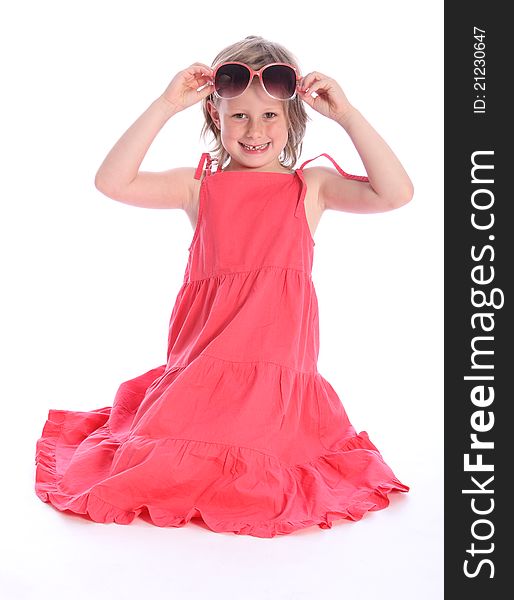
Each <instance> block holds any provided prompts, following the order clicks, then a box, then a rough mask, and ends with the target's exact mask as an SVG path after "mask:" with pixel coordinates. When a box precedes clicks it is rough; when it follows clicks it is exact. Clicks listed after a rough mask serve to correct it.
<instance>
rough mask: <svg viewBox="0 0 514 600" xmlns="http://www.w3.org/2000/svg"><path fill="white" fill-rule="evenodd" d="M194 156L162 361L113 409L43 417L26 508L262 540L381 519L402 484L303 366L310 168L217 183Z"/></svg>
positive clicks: (312, 354) (311, 324)
mask: <svg viewBox="0 0 514 600" xmlns="http://www.w3.org/2000/svg"><path fill="white" fill-rule="evenodd" d="M320 156H327V157H328V158H329V159H330V160H331V161H332V162H333V163H334V165H335V166H336V168H337V170H338V171H339V172H340V173H341V174H342V175H343V176H345V177H349V178H353V179H360V180H363V181H367V178H366V177H361V176H355V175H348V174H347V173H345V172H344V171H343V170H342V169H341V168H340V167H339V166H338V165H337V164H336V163H335V161H334V160H333V159H332V158H331V157H330V156H328V155H327V154H323V155H320ZM316 158H318V157H316ZM310 160H314V159H310ZM206 161H207V167H206V169H205V177H204V179H203V180H202V182H201V188H200V199H199V211H198V222H197V225H196V229H195V232H194V234H193V237H192V241H191V245H190V247H189V249H188V250H189V257H188V261H187V265H186V269H185V275H184V281H183V284H182V286H181V288H180V290H179V292H178V295H177V298H176V301H175V304H174V307H173V310H172V313H171V318H170V323H169V338H168V351H167V362H166V364H165V365H161V366H159V367H156V368H155V369H152V370H150V371H148V372H146V373H144V374H142V375H139V376H138V377H135V378H134V379H130V380H128V381H125V382H123V383H121V384H120V386H119V389H118V391H117V393H116V396H115V398H114V401H113V406H112V407H110V406H107V407H105V408H98V409H96V410H91V411H80V412H79V411H70V410H55V409H51V410H50V411H49V413H48V419H47V421H46V423H45V425H44V428H43V432H42V436H41V438H40V439H39V440H38V441H37V447H36V477H35V480H36V483H35V490H36V493H37V495H38V497H39V498H40V499H41V500H42V501H43V502H49V503H51V504H52V505H53V506H54V507H55V508H57V509H58V510H60V511H65V510H69V511H72V512H73V513H77V514H80V515H84V516H85V517H86V518H89V519H91V520H93V521H97V522H101V523H110V522H116V523H121V524H129V523H131V522H132V521H133V520H134V518H135V517H137V516H139V515H141V513H143V514H142V515H141V517H142V518H144V519H145V520H149V522H150V523H153V524H154V525H158V526H161V527H182V526H183V525H186V524H187V523H188V522H189V521H190V520H191V519H192V518H193V517H198V518H201V519H202V520H203V522H204V523H205V524H206V525H207V527H208V528H210V529H211V530H213V531H216V532H234V533H237V534H248V535H252V536H257V537H263V538H268V537H274V536H276V535H277V534H288V533H291V532H293V531H295V530H298V529H301V528H305V527H309V526H312V525H318V526H319V527H321V528H324V529H326V528H330V527H332V523H333V521H336V520H338V519H349V520H352V521H357V520H359V519H361V518H362V516H363V515H364V514H365V513H366V511H372V510H378V509H382V508H385V507H386V506H387V505H388V504H389V499H388V496H387V494H388V493H390V492H393V491H399V492H407V491H408V490H409V487H408V486H406V485H404V484H403V483H401V482H400V481H399V480H398V479H397V478H396V477H395V475H394V474H393V472H392V470H391V468H390V467H389V466H388V465H387V464H386V463H385V462H384V460H383V458H382V456H381V455H380V453H379V451H378V449H377V448H376V447H375V446H374V445H373V444H372V442H371V441H370V440H369V438H368V435H367V433H366V432H365V431H361V432H360V433H357V432H356V431H355V429H354V428H353V426H352V425H351V423H350V421H349V420H348V417H347V415H346V412H345V410H344V408H343V405H342V403H341V401H340V399H339V397H338V396H337V394H336V392H335V391H334V389H333V388H332V386H331V385H330V384H329V383H328V381H327V380H326V379H324V378H323V377H322V375H320V373H319V372H318V370H317V359H318V349H319V330H318V304H317V298H316V292H315V289H314V285H313V281H312V278H311V269H312V263H313V251H314V245H315V242H314V240H313V238H312V236H311V233H310V231H309V226H308V223H307V219H306V214H305V208H304V198H305V193H306V184H305V179H304V174H303V171H302V169H303V167H304V166H305V164H306V163H308V162H310V161H309V160H307V161H305V162H304V163H303V165H302V166H301V167H300V169H298V170H297V171H296V172H295V173H293V174H289V173H272V172H241V171H226V172H225V171H222V170H221V169H220V168H219V167H218V169H217V171H213V170H212V169H211V163H212V162H213V161H212V159H211V157H210V155H209V154H208V153H204V154H202V158H201V160H200V163H199V165H198V168H197V170H196V174H195V178H196V179H200V178H201V175H202V172H203V170H204V165H205V162H206ZM145 517H146V518H145Z"/></svg>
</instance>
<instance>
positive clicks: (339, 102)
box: [298, 71, 352, 121]
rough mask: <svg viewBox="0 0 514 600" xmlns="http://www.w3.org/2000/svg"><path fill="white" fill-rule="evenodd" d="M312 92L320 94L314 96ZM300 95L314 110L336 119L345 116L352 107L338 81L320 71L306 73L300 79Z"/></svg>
mask: <svg viewBox="0 0 514 600" xmlns="http://www.w3.org/2000/svg"><path fill="white" fill-rule="evenodd" d="M306 90H307V93H305V91H306ZM312 92H316V94H318V95H317V96H316V97H315V98H313V97H312V96H311V94H312ZM298 95H299V96H300V98H302V99H303V100H305V102H306V103H307V104H308V105H309V106H311V107H312V108H313V109H314V110H316V111H318V112H319V113H321V114H322V115H324V116H325V117H328V118H329V119H333V120H334V121H337V120H339V119H341V118H342V117H344V115H345V114H346V113H347V112H348V111H349V110H350V109H351V108H352V105H351V104H350V102H349V101H348V98H347V97H346V96H345V93H344V92H343V90H342V89H341V87H340V86H339V84H338V83H337V81H335V79H332V78H331V77H328V76H327V75H323V73H320V72H319V71H312V73H309V74H307V75H305V77H304V78H303V79H302V80H301V81H300V86H299V88H298Z"/></svg>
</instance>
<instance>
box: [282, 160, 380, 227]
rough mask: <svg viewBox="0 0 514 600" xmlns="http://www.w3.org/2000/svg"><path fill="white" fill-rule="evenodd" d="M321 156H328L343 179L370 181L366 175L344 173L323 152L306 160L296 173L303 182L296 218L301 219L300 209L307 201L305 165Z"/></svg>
mask: <svg viewBox="0 0 514 600" xmlns="http://www.w3.org/2000/svg"><path fill="white" fill-rule="evenodd" d="M320 156H326V157H327V158H328V159H330V160H331V161H332V162H333V163H334V166H335V168H336V169H337V170H338V171H339V173H341V175H342V176H343V177H346V179H355V180H356V181H369V179H368V177H367V176H366V175H351V174H350V173H346V172H345V171H343V169H341V167H340V166H339V165H338V164H337V163H336V161H335V160H334V159H333V158H332V157H331V156H329V155H328V154H326V153H325V152H323V153H322V154H319V155H318V156H315V157H314V158H309V159H308V160H306V161H305V162H304V163H303V164H302V165H301V166H300V168H299V169H296V172H297V173H298V176H299V177H300V179H301V180H302V193H301V194H300V197H299V199H298V202H297V204H296V210H295V211H294V216H295V217H301V210H300V208H301V207H302V206H303V202H304V199H305V194H306V193H307V185H306V184H305V178H304V175H303V168H304V167H305V165H306V164H307V163H310V162H311V161H313V160H316V159H317V158H319V157H320Z"/></svg>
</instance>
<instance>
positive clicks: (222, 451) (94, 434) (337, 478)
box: [36, 407, 409, 538]
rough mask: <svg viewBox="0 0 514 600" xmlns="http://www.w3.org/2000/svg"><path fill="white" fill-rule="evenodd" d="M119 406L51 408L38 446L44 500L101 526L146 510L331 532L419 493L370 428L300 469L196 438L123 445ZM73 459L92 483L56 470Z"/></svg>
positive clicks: (265, 530)
mask: <svg viewBox="0 0 514 600" xmlns="http://www.w3.org/2000/svg"><path fill="white" fill-rule="evenodd" d="M110 410H111V409H110V407H106V408H102V409H98V410H95V411H91V412H90V413H81V412H74V411H63V410H50V411H49V414H48V420H47V422H46V424H45V427H44V430H43V435H42V437H41V439H40V440H38V444H37V451H36V464H37V471H38V473H37V481H38V485H37V489H36V492H37V495H38V497H39V498H40V499H41V500H42V501H43V502H50V503H51V504H52V505H53V506H54V507H55V508H57V509H58V510H61V511H66V510H70V511H72V512H74V513H77V514H80V515H83V516H84V517H86V518H89V519H91V520H92V521H95V522H99V523H112V522H115V523H119V524H124V525H127V524H130V523H132V521H133V520H134V519H135V518H136V517H138V516H139V515H140V514H141V513H144V512H145V511H146V512H147V514H148V517H149V519H150V521H151V522H152V523H153V524H154V525H157V526H159V527H182V526H184V525H186V524H187V523H189V521H191V519H192V518H194V517H200V518H201V519H202V521H203V522H204V523H205V524H206V526H207V527H208V528H209V529H211V530H212V531H215V532H232V533H235V534H247V535H253V536H256V537H263V538H269V537H275V536H276V535H280V534H288V533H291V532H293V531H295V530H298V529H302V528H305V527H310V526H312V525H318V526H319V527H320V528H322V529H328V528H331V527H332V524H333V523H334V521H337V520H341V519H346V520H351V521H358V520H360V519H361V518H362V517H363V516H364V514H365V513H366V512H368V511H375V510H380V509H382V508H385V507H387V506H388V505H389V499H388V494H389V493H390V492H393V491H400V492H407V491H408V490H409V487H408V486H406V485H404V484H403V483H401V482H400V481H399V480H398V479H397V478H396V477H395V476H394V475H393V473H392V472H391V470H390V468H389V467H388V466H387V465H386V463H385V462H384V461H383V459H382V457H381V455H380V453H379V452H378V450H377V448H376V447H375V446H374V445H373V443H372V442H371V441H370V440H369V437H368V434H367V433H366V432H365V431H362V432H361V433H359V434H357V435H355V436H353V437H352V438H350V439H349V440H347V441H346V442H345V443H344V444H343V445H341V446H340V447H339V448H337V449H336V450H334V451H331V452H327V453H325V454H323V455H321V456H318V457H317V458H315V459H314V460H311V461H309V462H306V463H303V464H300V465H293V466H291V465H287V464H284V463H283V462H282V461H280V460H279V459H277V458H276V457H273V456H270V455H267V454H265V453H262V452H259V451H256V450H254V449H252V448H244V447H234V446H229V445H226V444H217V443H211V442H203V441H196V440H184V439H170V438H160V439H148V438H146V437H140V436H132V437H130V438H128V439H127V440H126V441H125V442H123V443H121V444H120V443H117V442H114V441H113V438H112V435H111V433H110V431H109V428H108V425H107V421H108V418H109V414H110ZM86 415H87V418H85V417H86ZM78 423H80V424H81V427H80V431H79V430H77V427H76V425H77V424H78ZM78 436H81V437H82V439H83V440H84V442H83V443H82V444H78V447H77V449H76V451H74V452H70V453H69V456H68V457H65V455H66V451H67V449H69V448H70V445H68V444H67V443H66V440H67V438H70V439H69V442H70V443H71V444H72V445H75V444H77V441H78ZM56 454H60V456H59V460H58V461H56ZM153 459H155V461H156V463H157V464H154V463H153ZM72 461H73V462H74V463H75V464H74V471H75V472H76V469H77V468H79V467H80V462H81V461H82V462H83V464H84V471H83V472H82V480H81V484H82V486H83V487H84V489H83V490H82V491H80V492H76V491H75V493H70V492H71V490H72V489H73V488H74V487H76V482H70V481H67V479H66V476H64V477H63V476H62V474H61V473H59V472H57V468H56V464H59V465H60V467H61V469H65V470H66V469H67V467H68V466H69V465H70V462H72ZM163 465H166V468H165V469H164V468H163ZM102 470H103V471H104V473H103V475H104V480H103V481H102V483H100V484H98V483H95V482H94V481H92V482H91V486H90V487H87V483H86V478H87V473H88V472H89V473H91V472H93V473H94V476H93V477H94V479H95V480H96V481H98V478H99V476H100V475H101V472H102ZM127 477H129V479H130V482H131V489H130V494H127V493H126V489H124V486H125V485H126V483H127V481H126V478H127ZM135 482H137V485H136V484H135ZM128 499H130V503H131V504H130V505H128V504H127V500H128ZM263 517H265V518H263Z"/></svg>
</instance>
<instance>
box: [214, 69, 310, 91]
mask: <svg viewBox="0 0 514 600" xmlns="http://www.w3.org/2000/svg"><path fill="white" fill-rule="evenodd" d="M254 76H257V77H258V78H259V79H260V81H261V85H262V87H263V88H264V91H265V92H266V93H267V94H268V95H269V96H271V97H272V98H275V99H276V100H292V99H293V98H294V97H295V96H296V88H297V84H298V81H299V80H300V77H299V75H298V74H297V71H296V69H295V67H293V66H292V65H289V64H287V63H270V64H269V65H265V66H264V67H262V68H261V69H259V70H258V71H255V70H254V69H252V68H251V67H249V66H248V65H245V64H244V63H241V62H226V63H222V64H220V65H218V66H217V67H216V69H215V70H214V92H213V93H214V94H215V95H217V96H218V98H227V99H229V98H237V97H238V96H241V94H244V92H245V91H246V90H247V89H248V87H249V85H250V83H251V82H252V81H253V78H254Z"/></svg>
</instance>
